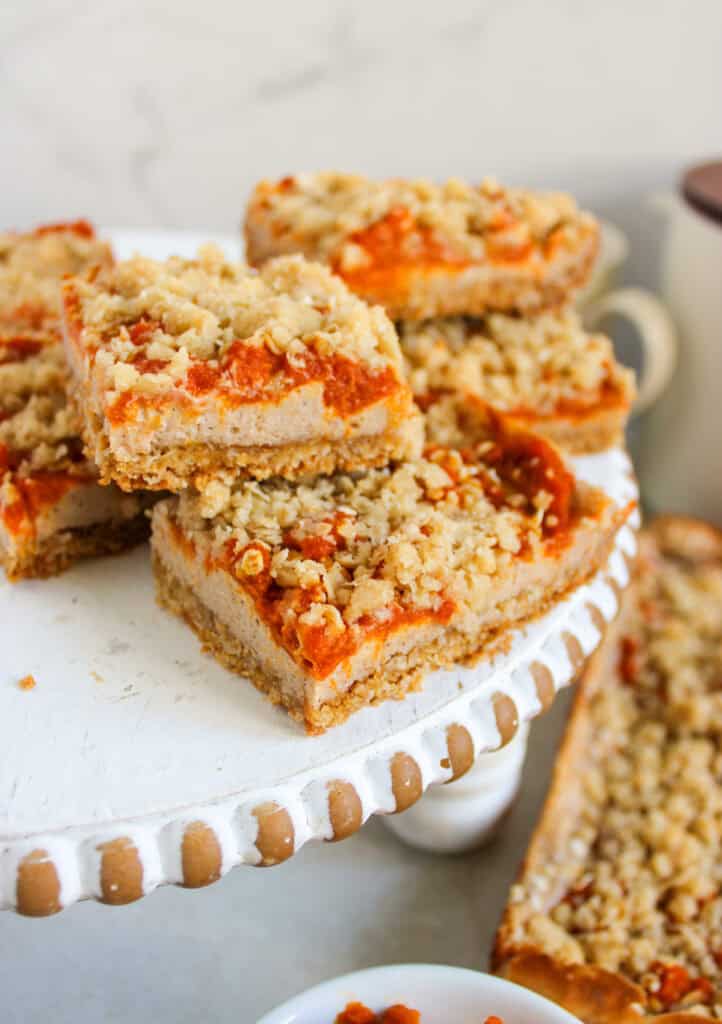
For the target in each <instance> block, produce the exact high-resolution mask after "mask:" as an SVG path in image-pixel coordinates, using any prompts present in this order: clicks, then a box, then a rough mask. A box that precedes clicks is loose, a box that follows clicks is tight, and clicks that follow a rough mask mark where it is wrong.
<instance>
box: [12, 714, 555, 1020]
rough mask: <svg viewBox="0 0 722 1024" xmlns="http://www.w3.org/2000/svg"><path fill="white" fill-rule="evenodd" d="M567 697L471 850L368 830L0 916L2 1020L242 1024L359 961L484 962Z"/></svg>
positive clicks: (536, 733) (538, 731)
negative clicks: (213, 876) (207, 877)
mask: <svg viewBox="0 0 722 1024" xmlns="http://www.w3.org/2000/svg"><path fill="white" fill-rule="evenodd" d="M568 699H569V697H568V694H564V695H562V696H560V697H559V698H558V699H557V701H556V703H555V705H554V707H553V709H552V711H551V712H550V713H549V714H548V715H546V716H545V717H544V718H541V719H539V720H538V721H537V722H535V723H534V725H533V726H532V731H531V737H530V745H529V754H528V758H527V765H526V770H525V775H524V782H523V785H522V789H521V793H520V796H519V799H518V801H517V803H516V805H515V807H514V809H513V811H512V813H511V815H510V817H509V818H508V820H507V821H506V822H505V824H504V826H503V829H502V831H501V833H500V834H499V836H498V837H497V838H496V840H495V841H494V842H493V843H492V844H491V845H489V846H488V847H487V848H485V849H484V850H482V851H479V852H477V853H473V854H468V855H465V856H463V857H437V856H433V855H430V854H424V853H420V852H417V851H415V850H411V849H409V848H408V847H405V846H403V845H402V844H401V843H400V842H398V840H396V839H395V838H394V837H393V836H392V835H391V834H390V833H389V832H388V831H387V830H386V829H385V828H384V827H383V825H382V823H381V822H380V821H378V820H372V821H370V822H369V823H368V824H367V825H366V826H365V827H364V828H363V829H362V830H361V831H360V832H359V833H357V835H355V836H354V837H353V838H352V839H349V840H347V841H346V842H345V843H340V844H337V845H322V846H318V845H309V846H306V847H305V848H304V849H303V850H302V851H301V852H300V853H299V854H298V855H297V856H296V857H294V858H292V859H291V860H290V861H288V862H286V863H285V864H283V865H281V866H279V867H276V868H273V869H270V870H259V869H255V868H238V869H236V870H235V871H232V872H231V873H230V874H229V875H227V876H226V877H225V878H224V879H222V880H221V881H220V882H218V883H217V884H216V885H213V886H211V887H209V888H208V889H201V890H196V891H189V890H182V889H175V888H165V889H161V890H158V891H157V892H155V893H153V894H152V895H151V896H149V897H147V898H146V899H144V900H142V901H140V902H139V903H136V904H132V905H130V906H127V907H118V908H110V907H104V906H102V905H100V904H96V903H84V904H80V905H77V906H75V907H72V908H71V909H69V910H68V911H65V912H64V913H62V914H59V915H58V916H56V917H54V918H45V919H40V920H32V919H28V918H21V917H17V916H15V915H11V914H3V915H0V1010H1V1011H2V1012H1V1013H0V1017H1V1018H2V1021H3V1024H48V1022H49V1021H52V1024H96V1022H100V1021H103V1022H113V1024H115V1022H118V1024H120V1022H122V1024H126V1022H127V1024H131V1022H132V1024H139V1022H145V1021H153V1024H185V1022H188V1024H191V1022H193V1024H198V1022H201V1021H202V1022H206V1021H208V1022H214V1024H226V1022H228V1024H230V1022H233V1024H251V1022H253V1021H255V1020H256V1019H257V1018H258V1017H259V1016H260V1015H261V1014H262V1013H263V1012H265V1011H266V1010H268V1009H270V1008H271V1007H272V1006H273V1005H274V1004H276V1003H279V1002H282V1001H283V1000H284V999H286V998H288V997H289V996H291V995H293V994H295V993H296V992H298V991H300V990H301V989H303V988H307V987H308V986H309V985H313V984H315V983H316V982H318V981H321V980H323V979H325V978H329V977H332V976H333V975H336V974H341V973H345V972H347V971H351V970H356V969H358V968H361V967H367V966H371V965H373V964H383V963H394V962H403V961H406V962H412V961H417V962H439V963H448V964H457V965H459V966H464V967H476V968H481V969H484V968H486V966H487V962H488V954H489V950H490V946H491V942H492V938H493V933H494V930H495V928H496V924H497V921H498V918H499V914H500V912H501V908H502V906H503V903H504V900H505V897H506V893H507V891H508V888H509V885H510V883H511V881H512V880H513V877H514V874H515V872H516V870H517V867H518V864H519V861H520V860H521V858H522V857H523V854H524V850H525V848H526V843H527V840H528V836H529V833H530V831H531V828H532V827H533V824H534V821H535V818H536V814H537V809H538V806H539V804H540V801H541V800H542V798H543V796H544V792H545V790H546V787H547V784H548V781H549V772H550V768H551V762H552V757H553V753H554V750H555V748H556V745H557V742H558V739H559V736H560V733H561V729H562V724H563V719H564V710H565V706H566V705H567V703H568Z"/></svg>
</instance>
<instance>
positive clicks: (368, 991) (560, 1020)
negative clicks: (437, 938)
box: [258, 964, 579, 1024]
mask: <svg viewBox="0 0 722 1024" xmlns="http://www.w3.org/2000/svg"><path fill="white" fill-rule="evenodd" d="M354 1001H356V1002H361V1003H364V1004H365V1005H366V1006H368V1007H369V1008H370V1009H372V1010H374V1011H375V1012H378V1011H379V1010H383V1009H385V1008H386V1007H388V1006H392V1005H393V1004H394V1003H402V1004H403V1005H405V1006H408V1007H410V1008H411V1009H414V1010H419V1012H420V1013H421V1024H483V1022H484V1020H485V1019H486V1017H487V1016H490V1015H492V1014H496V1015H497V1016H499V1017H501V1018H502V1019H503V1021H504V1024H579V1021H578V1020H577V1018H576V1017H572V1015H571V1014H570V1013H567V1012H566V1010H562V1009H561V1007H559V1006H556V1005H555V1004H554V1003H550V1002H549V1000H548V999H543V998H542V997H541V996H539V995H537V994H536V993H535V992H531V991H530V990H529V989H526V988H522V987H521V986H520V985H514V984H512V983H511V982H510V981H504V980H503V979H502V978H495V977H494V976H493V975H491V974H482V973H481V972H479V971H469V970H465V969H464V968H461V967H444V966H442V965H440V964H399V965H398V966H396V965H394V966H390V967H371V968H369V969H368V970H365V971H357V972H356V973H354V974H346V975H344V976H343V977H341V978H335V979H333V980H332V981H326V982H324V983H323V984H321V985H316V986H315V987H314V988H311V989H308V991H307V992H304V993H303V994H302V995H300V996H296V998H295V999H291V1000H289V1001H288V1002H287V1003H284V1004H283V1006H279V1007H278V1008H277V1009H276V1010H272V1011H271V1012H270V1013H268V1014H266V1016H265V1017H262V1018H261V1020H260V1021H258V1024H333V1022H334V1020H335V1018H336V1015H337V1014H338V1013H339V1012H340V1011H341V1010H343V1008H344V1007H345V1006H346V1004H347V1003H349V1002H354Z"/></svg>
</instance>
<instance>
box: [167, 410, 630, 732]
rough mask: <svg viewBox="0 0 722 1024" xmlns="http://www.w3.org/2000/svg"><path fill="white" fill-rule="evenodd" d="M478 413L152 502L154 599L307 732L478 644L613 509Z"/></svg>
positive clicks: (607, 529) (575, 571)
mask: <svg viewBox="0 0 722 1024" xmlns="http://www.w3.org/2000/svg"><path fill="white" fill-rule="evenodd" d="M476 427H477V433H476V436H475V438H474V439H473V440H472V439H471V438H470V437H469V436H466V437H465V442H466V446H465V448H464V449H463V450H458V449H456V448H450V447H445V446H444V445H441V444H438V443H436V442H432V443H431V444H430V445H428V446H427V448H426V450H425V452H424V454H423V455H422V457H420V458H417V459H413V460H409V461H407V462H404V463H401V464H397V465H395V466H391V467H385V468H382V469H374V470H371V471H369V472H368V473H366V474H363V475H357V476H349V475H345V474H337V475H335V476H331V477H327V478H322V479H319V480H316V481H315V482H313V483H289V482H284V481H278V480H274V481H266V482H263V483H259V482H256V481H246V482H242V481H239V482H235V483H232V484H230V485H229V484H224V483H221V482H219V481H214V482H212V483H210V484H209V485H208V486H207V487H206V489H205V490H204V491H202V492H201V493H200V494H193V493H191V492H184V493H183V494H182V495H181V496H180V498H173V499H169V500H166V501H163V502H161V503H160V504H159V505H158V506H156V509H155V512H154V517H153V540H152V546H153V557H154V563H155V573H156V579H157V586H158V594H159V598H160V601H161V603H162V604H164V605H165V606H166V607H167V608H169V609H170V610H172V611H174V612H176V613H177V614H178V615H180V616H181V617H183V618H184V619H185V620H186V622H188V623H189V624H190V625H191V626H192V628H193V629H194V630H195V631H196V633H197V634H198V635H199V637H200V638H201V639H202V641H203V643H204V644H205V645H206V646H207V647H208V648H209V649H210V650H211V651H212V652H213V653H214V654H215V655H216V656H217V657H218V658H219V660H220V661H222V662H223V663H224V664H225V665H227V666H228V667H229V668H231V669H232V670H234V671H237V672H240V673H242V674H244V675H246V676H248V677H249V678H250V679H251V680H252V681H253V682H254V683H255V685H256V686H257V687H258V688H259V689H261V690H263V691H265V692H266V693H267V694H268V695H269V696H270V697H271V699H272V700H273V701H274V702H277V703H280V704H282V705H283V706H284V707H286V708H287V709H288V711H289V712H290V713H291V715H293V717H294V718H296V719H298V720H299V721H302V722H303V723H304V724H305V726H306V729H307V730H308V731H309V732H320V731H323V730H324V729H326V728H327V727H329V726H332V725H336V724H337V723H339V722H341V721H343V720H344V719H345V718H346V717H347V716H348V715H349V714H350V713H351V712H353V711H355V710H356V709H358V708H360V707H362V706H363V705H365V704H369V703H372V702H375V701H378V700H382V699H385V698H388V697H395V698H399V697H401V696H403V695H404V694H405V692H407V691H408V690H410V689H414V688H417V687H418V685H419V678H420V674H421V672H422V670H426V669H431V668H434V667H437V666H442V665H449V664H452V663H454V662H458V661H460V660H463V659H470V658H474V657H476V656H478V655H480V654H482V653H484V652H485V651H487V652H488V650H489V649H490V644H491V643H492V642H493V641H495V640H496V639H497V638H498V637H499V636H500V634H502V632H503V631H504V630H506V629H508V628H509V627H511V626H514V625H518V624H520V623H523V622H525V621H527V620H528V619H530V618H531V617H532V616H536V615H539V614H540V613H541V612H543V611H545V610H546V609H547V608H548V607H549V606H550V605H551V604H553V603H554V602H555V601H556V600H557V599H558V598H559V597H560V596H561V595H562V594H564V593H565V592H566V591H568V590H569V589H570V588H571V587H574V586H576V585H577V584H579V583H581V582H582V581H584V580H586V579H587V578H588V577H589V575H590V574H591V573H593V572H594V571H595V570H596V569H597V568H598V567H599V566H600V565H601V564H602V563H604V562H605V560H606V557H607V553H608V551H609V548H610V545H611V542H612V539H613V535H614V532H615V529H616V527H617V525H618V524H619V523H620V522H621V520H622V519H623V517H624V513H623V512H622V511H621V510H618V509H616V508H615V507H614V506H613V505H612V503H611V502H610V501H609V500H608V499H606V498H605V497H604V495H603V494H602V493H601V492H599V491H597V490H596V489H594V488H591V487H588V486H584V485H583V484H580V483H575V481H574V478H573V477H572V476H571V474H570V473H569V471H568V470H567V468H566V466H565V465H564V463H563V461H562V459H561V457H560V456H559V454H558V452H557V451H556V450H555V449H554V448H553V447H552V446H551V445H550V444H549V443H548V442H547V441H544V440H543V439H541V438H538V437H535V436H532V435H529V434H524V433H521V432H506V431H505V430H504V429H503V428H502V427H500V426H499V425H498V423H496V421H494V420H493V419H492V418H490V419H489V423H488V425H487V429H486V430H485V431H482V430H481V428H480V426H479V423H478V421H477V423H476Z"/></svg>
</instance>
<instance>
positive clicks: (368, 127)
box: [0, 0, 722, 279]
mask: <svg viewBox="0 0 722 1024" xmlns="http://www.w3.org/2000/svg"><path fill="white" fill-rule="evenodd" d="M721 44H722V4H721V3H719V0H631V2H630V0H608V2H606V3H604V4H598V3H592V2H587V0H544V2H539V0H537V2H533V0H477V2H470V0H447V2H443V3H442V2H431V0H396V2H394V0H365V2H364V3H363V4H357V3H353V2H351V0H337V2H324V0H304V2H303V3H298V2H292V0H276V2H273V3H262V2H259V0H254V2H253V3H249V2H247V0H246V2H243V0H233V2H231V0H203V2H199V0H192V2H191V0H173V3H168V2H160V0H124V2H122V3H117V2H113V3H109V2H104V0H95V2H93V3H89V2H88V0H4V3H3V4H1V5H0V124H1V125H2V146H1V152H2V159H1V160H0V185H1V186H2V187H0V224H4V225H5V224H7V225H24V224H27V223H30V222H32V221H34V220H37V219H39V218H46V217H57V216H63V215H65V214H70V215H78V214H87V215H88V216H91V217H93V218H95V219H96V220H98V221H99V222H101V223H104V224H106V225H110V224H112V225H122V226H131V225H132V226H149V225H154V226H160V227H185V226H187V227H195V228H203V227H208V228H209V229H210V228H212V229H216V230H222V229H228V230H233V229H235V226H236V225H237V224H238V222H239V220H240V216H241V209H242V206H243V203H244V200H245V196H246V194H247V192H248V189H249V187H250V185H251V184H252V183H253V182H254V181H255V180H256V179H257V178H259V177H260V176H263V175H279V174H283V173H286V172H288V171H291V170H295V169H304V168H305V169H312V168H320V167H338V168H343V169H360V170H362V171H368V172H370V173H376V174H385V173H398V174H425V175H429V176H433V177H442V176H444V175H447V174H461V175H470V176H479V175H482V174H486V173H493V174H496V175H497V176H499V177H501V178H503V179H507V180H513V181H515V182H518V183H533V184H539V185H543V186H546V185H549V186H561V187H565V188H571V189H573V190H574V191H576V192H577V193H578V194H579V196H580V197H581V198H582V199H583V200H584V201H586V202H588V203H591V204H593V205H594V206H595V207H596V208H597V209H598V210H600V211H601V212H604V213H607V214H608V215H609V214H611V215H612V216H614V217H615V218H616V219H618V220H621V221H622V222H624V224H625V226H626V227H627V228H628V229H629V230H630V231H631V233H632V237H633V241H634V242H635V243H636V245H635V250H634V256H635V263H634V264H633V265H632V268H631V271H632V274H633V275H634V276H636V277H637V278H638V279H639V278H640V277H641V278H645V277H646V276H647V275H648V274H649V272H650V271H649V260H648V259H647V253H649V252H651V251H652V248H653V244H652V243H651V242H650V241H649V238H648V235H649V233H650V232H651V231H653V227H654V225H653V221H654V218H653V216H651V215H650V214H649V212H648V211H646V210H644V209H642V208H641V206H640V202H641V199H642V197H643V196H644V194H645V193H646V192H647V191H648V190H649V189H650V188H655V187H658V186H660V185H665V184H668V183H670V182H672V181H673V180H674V175H675V172H676V170H677V168H678V167H679V166H680V165H682V164H684V163H685V162H688V161H690V160H693V159H695V158H697V157H698V156H705V155H707V154H709V153H712V152H714V151H717V152H719V151H720V150H722V117H721V116H720V106H719V101H720V97H721V96H722V62H721V61H720V59H719V54H720V52H721V49H722V47H721Z"/></svg>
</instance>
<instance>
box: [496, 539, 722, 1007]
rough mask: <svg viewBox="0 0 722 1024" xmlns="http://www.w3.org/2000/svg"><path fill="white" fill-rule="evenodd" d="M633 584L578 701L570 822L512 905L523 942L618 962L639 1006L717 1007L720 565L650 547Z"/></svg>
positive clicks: (721, 931)
mask: <svg viewBox="0 0 722 1024" xmlns="http://www.w3.org/2000/svg"><path fill="white" fill-rule="evenodd" d="M637 586H638V587H639V599H638V602H637V605H636V608H635V610H634V616H633V619H632V621H631V622H630V624H629V627H628V630H627V633H626V634H625V636H624V637H623V639H622V640H621V643H620V645H619V654H618V659H619V660H618V670H617V676H616V679H606V680H605V681H604V685H602V686H600V688H599V691H598V692H597V693H596V694H595V695H594V697H593V701H592V705H591V709H590V715H591V720H590V729H589V736H590V740H589V745H588V747H587V757H586V759H585V765H584V768H585V777H584V789H583V801H584V802H583V808H582V812H581V815H580V820H579V823H578V826H577V828H576V830H575V831H574V834H573V835H572V837H571V838H570V840H569V842H568V844H567V847H568V848H567V849H566V850H565V851H563V854H562V857H561V859H560V860H559V862H556V860H557V859H556V858H555V862H553V863H550V864H549V865H548V867H547V868H546V869H541V870H540V871H538V872H535V873H534V876H533V877H532V878H530V879H529V880H528V881H527V883H526V884H525V885H523V886H517V887H516V888H515V891H514V893H513V895H512V902H515V903H520V904H525V905H527V906H528V907H529V911H530V914H531V917H530V918H529V921H528V923H527V925H526V926H525V928H526V932H527V938H528V939H529V941H530V942H531V943H533V944H534V945H538V946H540V947H541V949H542V950H543V951H545V952H547V953H549V954H551V955H553V956H556V957H559V958H561V959H562V960H564V961H566V962H569V963H592V964H598V965H600V966H601V967H604V968H607V969H608V970H611V971H621V972H622V973H623V974H624V975H625V976H627V977H630V978H631V979H632V980H634V981H636V982H637V983H638V984H640V985H641V986H642V987H643V988H644V990H645V991H646V993H647V995H648V1005H646V1006H645V1009H647V1010H649V1011H653V1012H667V1011H670V1010H683V1009H684V1010H688V1011H691V1012H702V1011H704V1012H706V1013H707V1014H708V1015H712V1016H715V1017H720V1018H722V861H721V860H720V855H719V854H720V844H721V843H722V786H720V778H722V687H721V683H722V564H721V563H720V561H719V558H718V559H717V560H711V561H708V562H706V563H704V564H702V565H698V566H696V567H692V566H691V565H690V564H689V563H685V562H684V561H682V560H680V559H679V558H674V557H671V556H670V557H667V556H664V557H663V556H661V555H659V554H656V555H655V556H654V558H653V561H652V563H651V564H647V565H645V567H644V568H643V570H642V571H641V572H640V573H639V574H638V576H637ZM560 888H561V891H562V893H563V894H562V895H561V898H554V899H553V905H552V906H551V908H550V909H546V908H549V903H550V894H551V893H553V892H558V891H559V890H560Z"/></svg>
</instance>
